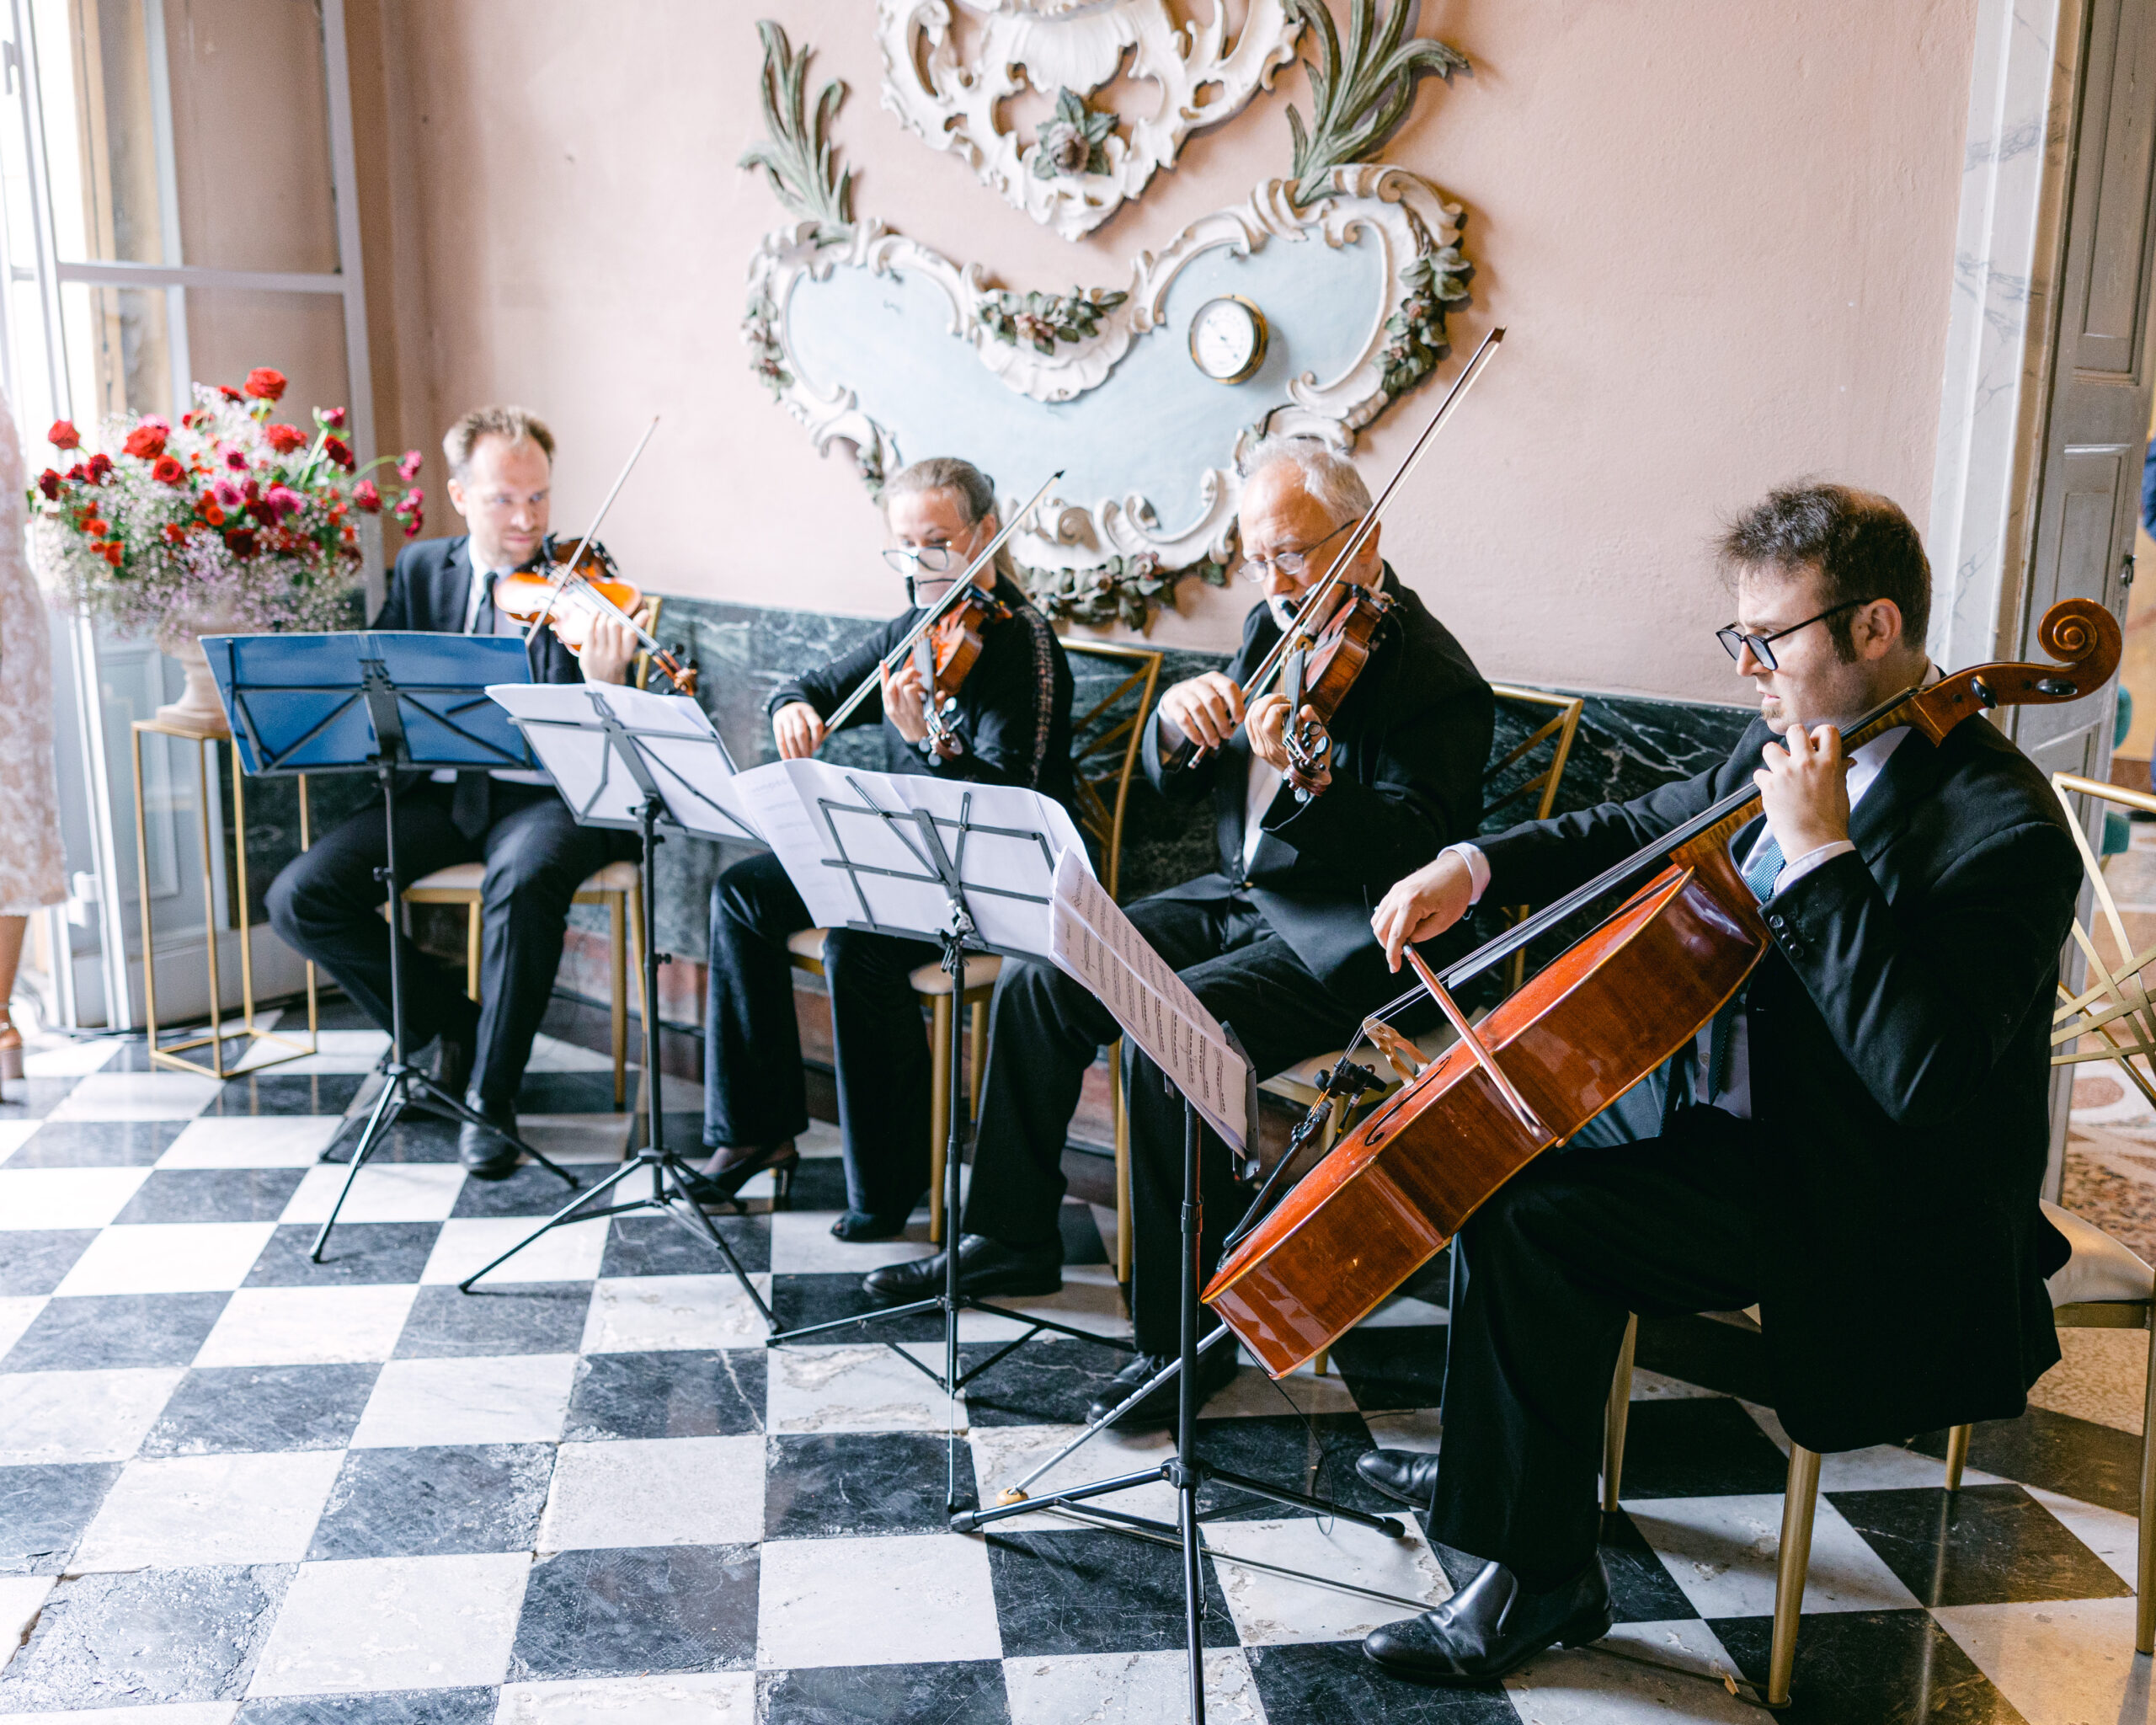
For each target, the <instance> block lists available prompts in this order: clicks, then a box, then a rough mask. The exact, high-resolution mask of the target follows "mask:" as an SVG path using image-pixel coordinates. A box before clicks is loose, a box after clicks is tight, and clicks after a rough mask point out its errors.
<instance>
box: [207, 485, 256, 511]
mask: <svg viewBox="0 0 2156 1725" xmlns="http://www.w3.org/2000/svg"><path fill="white" fill-rule="evenodd" d="M210 495H211V496H212V497H214V498H216V499H217V501H218V502H219V503H221V504H222V505H224V506H225V507H226V508H227V509H237V508H238V507H239V506H240V505H242V504H243V503H244V502H246V501H247V499H245V498H244V497H243V496H242V495H241V494H240V489H239V487H238V486H237V485H235V484H233V483H232V482H231V481H230V480H229V479H220V480H218V481H217V483H216V484H214V485H212V486H211V488H210Z"/></svg>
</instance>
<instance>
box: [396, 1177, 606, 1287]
mask: <svg viewBox="0 0 2156 1725" xmlns="http://www.w3.org/2000/svg"><path fill="white" fill-rule="evenodd" d="M567 1195H568V1194H567V1192H566V1190H565V1191H564V1193H563V1197H564V1199H566V1197H567ZM541 1220H542V1218H541V1217H538V1216H467V1217H465V1218H463V1219H462V1220H457V1221H453V1222H445V1223H443V1224H442V1230H441V1233H440V1236H439V1237H438V1238H437V1239H436V1240H435V1249H434V1251H433V1252H432V1253H431V1254H430V1255H429V1257H428V1258H427V1267H426V1268H425V1269H424V1271H422V1272H421V1273H420V1276H419V1279H420V1280H421V1281H422V1282H461V1281H462V1280H463V1279H465V1278H466V1277H467V1276H468V1275H470V1274H472V1272H473V1271H474V1270H476V1269H478V1268H480V1267H481V1266H482V1265H483V1264H484V1263H487V1261H488V1259H489V1258H499V1257H500V1256H501V1254H502V1253H503V1252H506V1251H508V1250H509V1249H510V1247H512V1246H514V1245H515V1244H516V1242H518V1241H520V1240H521V1239H523V1238H524V1237H525V1236H526V1235H528V1234H529V1233H531V1231H532V1230H533V1229H535V1228H536V1227H537V1226H539V1224H540V1222H541ZM604 1258H606V1220H604V1219H603V1218H602V1219H600V1220H598V1221H591V1222H572V1223H570V1224H569V1226H567V1227H566V1228H553V1229H550V1230H548V1231H547V1232H546V1233H545V1234H542V1236H540V1237H539V1238H538V1239H536V1240H535V1241H533V1242H531V1245H529V1246H527V1247H525V1248H524V1250H523V1251H521V1252H518V1253H517V1255H516V1256H515V1258H511V1259H510V1261H509V1262H508V1263H505V1264H504V1265H502V1267H501V1268H499V1269H497V1270H492V1271H489V1272H488V1276H487V1280H488V1282H489V1283H491V1284H495V1285H499V1284H504V1283H507V1282H589V1281H591V1280H593V1279H595V1278H596V1277H597V1276H598V1274H599V1266H600V1263H601V1262H602V1261H603V1260H604Z"/></svg>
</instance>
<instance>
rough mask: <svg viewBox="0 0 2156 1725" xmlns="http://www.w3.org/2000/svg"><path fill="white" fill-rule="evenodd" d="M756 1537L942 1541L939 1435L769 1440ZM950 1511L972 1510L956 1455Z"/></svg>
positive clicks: (967, 1464)
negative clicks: (926, 1537) (935, 1536)
mask: <svg viewBox="0 0 2156 1725" xmlns="http://www.w3.org/2000/svg"><path fill="white" fill-rule="evenodd" d="M769 1445H770V1451H769V1469H770V1471H769V1472H768V1474H767V1475H766V1479H765V1483H764V1537H765V1538H766V1539H771V1540H787V1539H830V1538H834V1537H836V1536H839V1535H854V1534H878V1533H942V1532H944V1531H945V1530H947V1527H948V1525H949V1517H948V1515H947V1514H946V1513H945V1509H944V1496H943V1493H944V1489H945V1486H946V1483H947V1479H948V1462H947V1458H946V1455H945V1440H944V1437H943V1434H942V1433H940V1432H817V1433H809V1434H782V1435H776V1436H774V1437H772V1438H771V1439H769ZM975 1503H976V1498H975V1496H974V1468H973V1457H972V1455H971V1453H970V1452H969V1450H967V1449H966V1448H965V1446H964V1445H960V1446H959V1450H958V1508H960V1509H973V1508H974V1507H975Z"/></svg>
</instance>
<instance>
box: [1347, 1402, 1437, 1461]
mask: <svg viewBox="0 0 2156 1725" xmlns="http://www.w3.org/2000/svg"><path fill="white" fill-rule="evenodd" d="M1363 1423H1364V1424H1365V1425H1367V1426H1368V1427H1369V1429H1370V1436H1371V1437H1372V1438H1373V1439H1375V1440H1376V1443H1377V1445H1378V1447H1379V1448H1380V1449H1381V1450H1416V1451H1418V1452H1419V1453H1420V1454H1422V1455H1436V1454H1437V1453H1438V1446H1439V1445H1441V1444H1442V1443H1443V1442H1444V1422H1443V1421H1442V1420H1441V1419H1439V1418H1438V1410H1437V1409H1436V1408H1434V1407H1410V1408H1406V1409H1404V1410H1402V1411H1401V1412H1399V1413H1366V1414H1364V1416H1363Z"/></svg>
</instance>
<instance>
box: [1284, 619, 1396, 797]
mask: <svg viewBox="0 0 2156 1725" xmlns="http://www.w3.org/2000/svg"><path fill="white" fill-rule="evenodd" d="M1393 604H1394V601H1392V600H1391V599H1390V597H1389V596H1387V595H1385V594H1383V593H1379V592H1374V591H1373V590H1371V589H1369V588H1368V587H1360V586H1353V585H1350V586H1349V587H1348V599H1347V601H1346V602H1345V603H1344V604H1342V606H1339V607H1338V608H1337V610H1336V611H1334V612H1333V613H1332V615H1331V617H1328V618H1326V622H1325V626H1324V627H1323V628H1321V629H1320V630H1319V631H1318V633H1317V635H1316V638H1315V639H1314V640H1312V641H1311V642H1310V645H1309V647H1308V648H1307V649H1304V650H1302V651H1300V652H1299V653H1294V654H1290V655H1289V660H1288V667H1287V671H1286V677H1287V695H1288V721H1287V724H1286V726H1285V727H1284V729H1283V730H1282V732H1281V742H1282V745H1283V746H1284V747H1285V748H1286V750H1287V751H1288V762H1289V766H1288V772H1287V779H1288V782H1289V784H1291V785H1293V786H1294V789H1295V800H1296V801H1297V802H1299V803H1307V802H1309V801H1310V798H1313V797H1315V795H1317V793H1319V792H1320V791H1321V790H1323V789H1324V788H1325V786H1326V778H1325V773H1326V768H1327V767H1329V766H1331V762H1332V733H1331V729H1330V727H1331V724H1332V718H1333V715H1334V714H1335V713H1337V712H1338V711H1339V710H1340V703H1341V702H1342V701H1344V700H1346V699H1347V698H1348V691H1349V690H1350V689H1352V688H1353V687H1354V686H1355V679H1356V678H1358V677H1359V676H1361V675H1362V674H1363V668H1364V666H1365V665H1368V664H1369V662H1370V655H1371V654H1373V653H1374V652H1375V651H1376V650H1377V636H1378V631H1379V630H1380V628H1383V627H1384V626H1385V618H1386V617H1388V616H1389V615H1390V613H1391V611H1392V607H1393ZM1305 708H1309V709H1310V717H1308V718H1305V717H1304V716H1303V712H1304V709H1305Z"/></svg>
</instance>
